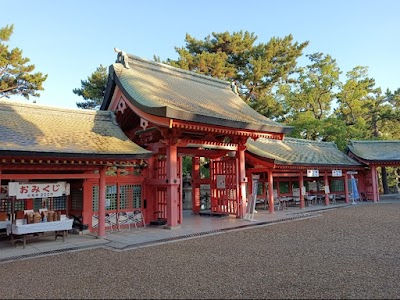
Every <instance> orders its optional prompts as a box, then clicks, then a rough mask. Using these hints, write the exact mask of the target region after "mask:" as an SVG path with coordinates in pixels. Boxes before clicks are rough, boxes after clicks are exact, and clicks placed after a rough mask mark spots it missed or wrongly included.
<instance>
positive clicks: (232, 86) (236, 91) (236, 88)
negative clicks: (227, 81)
mask: <svg viewBox="0 0 400 300" xmlns="http://www.w3.org/2000/svg"><path fill="white" fill-rule="evenodd" d="M231 89H232V91H233V92H234V93H235V94H236V95H238V94H239V92H238V87H237V85H236V81H234V80H232V82H231Z"/></svg>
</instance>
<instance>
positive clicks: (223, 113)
mask: <svg viewBox="0 0 400 300" xmlns="http://www.w3.org/2000/svg"><path fill="white" fill-rule="evenodd" d="M115 84H116V85H118V86H119V88H120V89H121V90H123V91H124V93H125V94H126V95H127V97H129V101H130V102H131V103H132V104H133V105H134V106H135V107H137V108H139V109H140V110H142V111H143V112H146V113H148V114H151V115H155V116H161V117H166V118H173V119H178V120H183V121H190V122H197V123H202V124H210V125H219V126H227V127H232V128H238V129H244V130H252V131H262V132H272V133H289V132H291V131H292V127H290V126H284V125H282V124H280V123H277V122H274V121H272V120H271V119H269V118H267V117H265V116H263V115H261V114H259V113H258V112H256V111H255V110H253V109H252V108H251V107H250V106H248V105H247V104H246V103H245V102H244V101H243V100H242V99H241V98H240V96H239V95H238V94H236V93H235V92H234V91H233V90H234V89H232V87H231V84H230V83H229V82H226V81H222V80H219V79H215V78H212V77H209V76H205V75H201V74H197V73H195V72H190V71H185V70H182V69H179V68H174V67H171V66H169V65H165V64H162V63H158V62H154V61H149V60H145V59H143V58H139V57H137V56H133V55H130V54H126V53H124V52H122V51H121V52H119V54H118V62H117V63H115V64H113V65H112V66H110V69H109V83H108V90H107V93H106V96H105V101H104V102H103V104H102V107H101V109H107V108H108V106H109V104H110V101H111V98H112V93H113V87H114V86H115Z"/></svg>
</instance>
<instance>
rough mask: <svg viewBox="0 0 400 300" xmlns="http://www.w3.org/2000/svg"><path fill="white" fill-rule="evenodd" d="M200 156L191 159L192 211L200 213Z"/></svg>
mask: <svg viewBox="0 0 400 300" xmlns="http://www.w3.org/2000/svg"><path fill="white" fill-rule="evenodd" d="M199 179H200V158H199V157H197V156H196V157H193V159H192V211H193V213H195V214H198V213H200V205H201V203H200V184H199Z"/></svg>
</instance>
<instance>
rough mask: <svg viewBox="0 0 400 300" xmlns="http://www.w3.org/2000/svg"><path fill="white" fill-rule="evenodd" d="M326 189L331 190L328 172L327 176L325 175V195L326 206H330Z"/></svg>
mask: <svg viewBox="0 0 400 300" xmlns="http://www.w3.org/2000/svg"><path fill="white" fill-rule="evenodd" d="M326 187H328V188H329V180H328V172H327V171H325V174H324V193H325V205H326V206H328V205H329V193H327V191H326Z"/></svg>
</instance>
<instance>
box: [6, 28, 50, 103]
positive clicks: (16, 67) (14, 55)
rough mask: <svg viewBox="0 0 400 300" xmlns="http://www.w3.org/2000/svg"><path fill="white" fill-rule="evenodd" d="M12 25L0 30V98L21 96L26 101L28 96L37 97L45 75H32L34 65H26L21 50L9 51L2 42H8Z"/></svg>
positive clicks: (26, 61)
mask: <svg viewBox="0 0 400 300" xmlns="http://www.w3.org/2000/svg"><path fill="white" fill-rule="evenodd" d="M13 31H14V25H7V26H5V27H3V28H0V98H3V97H5V98H9V97H10V96H12V95H21V96H23V97H25V98H26V99H29V96H34V97H39V96H40V94H39V93H38V91H42V90H44V89H43V86H42V84H43V82H44V81H45V80H46V79H47V75H43V74H42V73H40V72H37V73H33V71H34V70H35V65H32V64H28V63H29V61H30V60H29V58H26V57H23V55H22V50H21V49H19V48H14V49H11V50H9V49H8V45H6V44H5V43H4V42H8V41H9V40H10V37H11V35H12V34H13Z"/></svg>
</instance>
